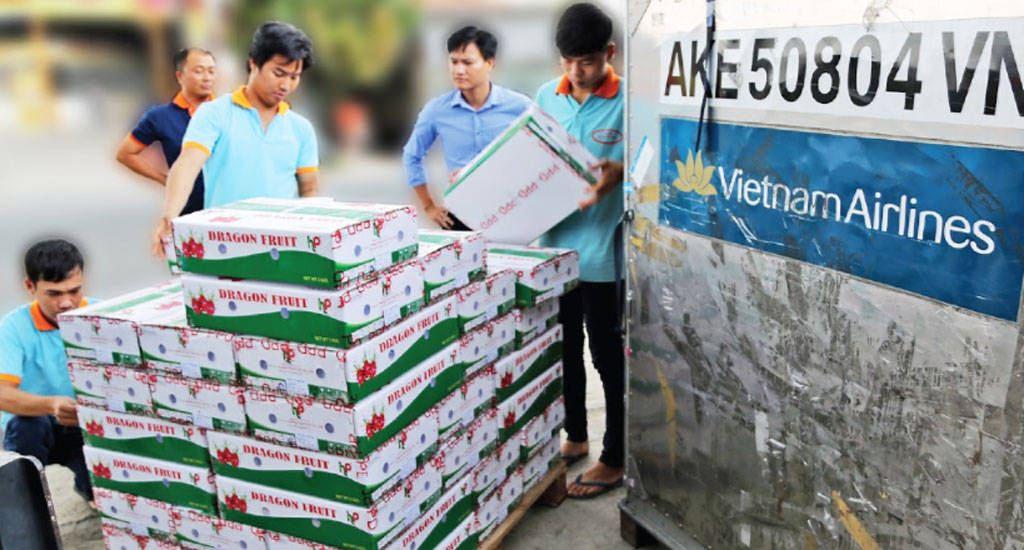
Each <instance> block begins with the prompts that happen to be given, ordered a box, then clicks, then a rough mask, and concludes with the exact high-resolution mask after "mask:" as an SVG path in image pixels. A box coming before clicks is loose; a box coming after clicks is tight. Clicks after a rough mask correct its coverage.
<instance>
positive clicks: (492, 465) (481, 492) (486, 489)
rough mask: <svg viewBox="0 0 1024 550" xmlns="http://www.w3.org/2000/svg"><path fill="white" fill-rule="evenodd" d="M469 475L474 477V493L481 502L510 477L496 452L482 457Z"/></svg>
mask: <svg viewBox="0 0 1024 550" xmlns="http://www.w3.org/2000/svg"><path fill="white" fill-rule="evenodd" d="M469 475H470V476H471V478H472V479H473V493H474V494H475V495H476V497H477V502H480V503H483V501H484V499H485V498H487V497H488V496H490V494H491V492H492V491H494V490H495V489H497V488H498V485H501V484H502V483H504V481H505V478H507V477H508V474H507V473H506V472H505V469H504V468H502V467H501V462H499V461H498V457H497V456H495V455H494V453H491V454H489V455H487V456H485V457H483V458H481V459H480V463H479V464H477V465H476V466H475V467H474V468H473V469H472V470H471V471H470V472H469Z"/></svg>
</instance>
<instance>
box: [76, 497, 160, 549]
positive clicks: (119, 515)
mask: <svg viewBox="0 0 1024 550" xmlns="http://www.w3.org/2000/svg"><path fill="white" fill-rule="evenodd" d="M92 496H93V498H94V499H95V502H96V506H97V507H98V508H99V512H100V517H101V518H103V519H104V520H107V521H109V522H110V523H112V524H114V525H117V526H118V527H120V528H122V529H124V530H126V531H129V532H131V533H132V534H134V535H138V536H140V537H154V538H162V539H165V540H172V539H173V538H174V526H173V522H172V514H171V505H170V504H167V503H166V502H161V501H159V500H153V499H151V498H146V497H140V496H135V495H129V494H128V493H122V492H120V491H113V490H111V489H104V488H102V487H95V488H93V490H92Z"/></svg>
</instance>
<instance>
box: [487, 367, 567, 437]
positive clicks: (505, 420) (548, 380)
mask: <svg viewBox="0 0 1024 550" xmlns="http://www.w3.org/2000/svg"><path fill="white" fill-rule="evenodd" d="M560 395H562V363H561V361H559V362H558V363H556V364H555V365H554V366H553V367H551V368H550V369H548V370H547V371H546V372H544V373H543V374H542V375H540V376H538V377H537V378H535V379H534V380H533V381H532V382H530V383H529V384H527V385H526V386H525V387H524V388H523V389H521V390H519V391H518V392H516V393H515V394H513V395H512V396H511V397H509V398H508V399H505V400H504V401H502V402H501V403H500V404H499V405H498V421H499V422H500V423H501V426H500V427H499V429H498V441H499V442H500V443H504V442H506V441H509V440H510V439H511V438H512V437H513V436H514V435H515V434H516V433H517V432H519V431H520V430H522V429H523V428H524V427H526V424H527V423H528V422H529V421H530V420H533V419H534V418H535V417H537V416H540V415H541V414H543V412H544V409H546V408H548V406H549V405H551V404H552V403H554V402H555V400H556V399H558V396H560ZM516 445H519V442H518V441H516ZM517 452H518V450H517Z"/></svg>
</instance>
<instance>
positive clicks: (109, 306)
mask: <svg viewBox="0 0 1024 550" xmlns="http://www.w3.org/2000/svg"><path fill="white" fill-rule="evenodd" d="M180 292H181V286H180V285H179V283H178V281H176V280H174V281H167V282H165V283H161V284H159V285H156V286H151V287H147V288H143V289H141V290H137V291H135V292H132V293H129V294H125V295H123V296H118V297H116V298H111V299H109V300H103V301H100V302H96V303H93V304H89V305H86V306H85V307H80V308H78V309H73V310H71V311H67V312H64V313H61V314H60V315H58V316H57V323H58V324H59V325H60V336H61V338H62V339H63V340H64V348H65V349H66V350H67V354H68V358H78V359H88V360H90V361H95V362H97V363H104V364H108V365H129V366H136V365H141V364H142V352H141V351H140V349H139V338H138V333H137V329H138V323H139V322H140V321H144V320H146V319H148V318H149V317H151V316H153V315H159V314H160V313H162V312H160V311H154V310H153V308H152V307H151V306H152V302H157V301H159V300H160V299H161V298H163V297H164V296H167V295H176V294H177V295H180ZM179 307H180V306H179Z"/></svg>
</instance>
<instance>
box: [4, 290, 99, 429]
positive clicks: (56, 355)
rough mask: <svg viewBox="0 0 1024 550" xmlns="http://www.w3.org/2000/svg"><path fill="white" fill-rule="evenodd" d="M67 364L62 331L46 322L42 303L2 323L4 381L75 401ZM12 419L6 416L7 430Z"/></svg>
mask: <svg viewBox="0 0 1024 550" xmlns="http://www.w3.org/2000/svg"><path fill="white" fill-rule="evenodd" d="M82 305H83V306H84V305H86V302H85V301H83V302H82ZM67 362H68V356H67V355H66V354H65V353H64V341H63V340H62V339H61V337H60V330H58V329H57V327H56V326H55V325H53V324H52V323H50V322H49V321H47V320H46V317H44V316H43V314H42V312H40V311H39V304H38V303H36V302H32V303H31V304H25V305H23V306H21V307H19V308H17V309H15V310H14V311H12V312H10V313H8V314H7V315H5V316H4V318H3V319H0V381H5V382H14V383H15V384H18V389H20V390H21V391H23V392H27V393H31V394H35V395H66V396H68V397H70V398H72V399H74V397H75V392H74V390H72V388H71V377H70V376H69V375H68V366H67ZM11 416H12V415H11V414H10V413H7V412H5V413H4V414H3V419H2V421H0V422H2V423H3V427H4V429H6V428H7V422H8V421H9V420H10V419H11Z"/></svg>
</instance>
